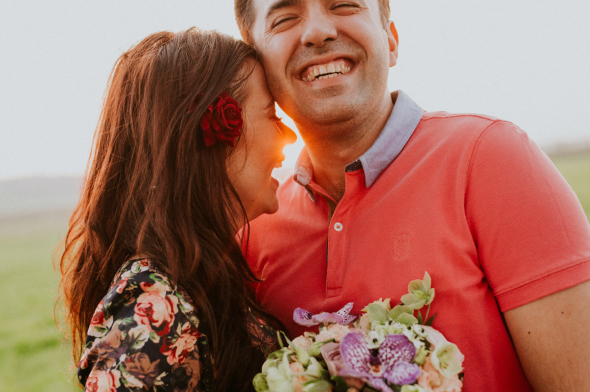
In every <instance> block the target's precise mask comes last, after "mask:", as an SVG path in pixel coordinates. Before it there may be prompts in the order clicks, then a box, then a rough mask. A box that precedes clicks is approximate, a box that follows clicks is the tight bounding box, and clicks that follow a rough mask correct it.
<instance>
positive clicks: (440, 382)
mask: <svg viewBox="0 0 590 392" xmlns="http://www.w3.org/2000/svg"><path fill="white" fill-rule="evenodd" d="M418 385H420V386H421V387H422V388H423V389H424V390H425V391H426V392H461V388H462V387H463V383H462V382H461V380H459V376H457V375H455V376H453V377H445V376H443V375H442V374H440V373H439V372H438V370H436V369H435V368H434V366H433V365H432V362H431V361H430V356H428V357H426V361H425V362H424V365H423V366H422V373H421V374H420V376H418Z"/></svg>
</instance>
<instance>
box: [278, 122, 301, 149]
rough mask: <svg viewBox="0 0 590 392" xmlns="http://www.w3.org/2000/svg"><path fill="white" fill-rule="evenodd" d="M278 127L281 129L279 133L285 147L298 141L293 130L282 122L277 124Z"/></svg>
mask: <svg viewBox="0 0 590 392" xmlns="http://www.w3.org/2000/svg"><path fill="white" fill-rule="evenodd" d="M277 127H279V131H281V135H282V137H281V140H282V141H283V143H284V145H288V144H293V143H295V142H296V141H297V134H296V133H295V132H294V131H293V130H292V129H291V128H289V127H288V126H286V125H285V124H283V123H282V122H280V121H279V122H277Z"/></svg>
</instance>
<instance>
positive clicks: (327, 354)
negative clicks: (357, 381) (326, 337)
mask: <svg viewBox="0 0 590 392" xmlns="http://www.w3.org/2000/svg"><path fill="white" fill-rule="evenodd" d="M320 351H321V353H322V357H323V358H324V360H325V361H326V366H327V367H328V372H330V376H339V375H340V371H341V370H342V369H344V368H346V365H345V364H344V360H343V359H342V355H341V354H340V343H334V342H330V343H326V344H324V345H323V346H322V348H321V349H320Z"/></svg>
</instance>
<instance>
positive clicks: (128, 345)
mask: <svg viewBox="0 0 590 392" xmlns="http://www.w3.org/2000/svg"><path fill="white" fill-rule="evenodd" d="M294 139H295V135H294V133H293V132H292V131H291V130H290V129H288V128H287V127H286V126H284V125H283V124H282V123H280V119H278V118H277V117H276V114H275V112H274V101H273V99H272V97H271V95H270V93H269V92H268V89H267V86H266V81H265V78H264V73H263V70H262V67H261V65H260V64H259V63H258V62H257V61H256V54H255V51H254V49H253V48H251V47H250V46H248V45H246V44H245V43H243V42H241V41H238V40H235V39H233V38H231V37H228V36H225V35H222V34H219V33H216V32H204V31H200V30H197V29H190V30H187V31H185V32H181V33H178V34H173V33H169V32H162V33H156V34H153V35H150V36H149V37H147V38H146V39H144V40H143V41H141V42H140V43H139V44H137V45H136V46H135V47H133V48H131V49H130V50H129V51H127V52H126V53H124V54H123V55H122V56H121V57H120V58H119V60H118V62H117V64H116V65H115V68H114V70H113V73H112V75H111V78H110V85H109V88H108V91H107V95H106V98H105V102H104V106H103V109H102V114H101V119H100V122H99V125H98V128H97V130H96V134H95V140H94V147H93V151H92V154H91V161H90V166H89V169H88V173H87V179H86V184H85V187H84V192H83V195H82V197H81V200H80V202H79V204H78V206H77V208H76V210H75V212H74V215H73V216H72V219H71V222H70V229H69V232H68V234H67V237H66V241H65V242H66V248H65V252H64V255H63V256H62V259H61V264H60V266H61V272H62V276H63V277H62V282H61V283H62V287H63V291H64V299H65V304H66V309H67V321H68V323H69V326H70V327H71V329H72V335H73V343H74V344H73V353H74V357H75V359H76V361H77V362H78V377H79V379H80V382H81V383H82V385H84V386H85V388H86V390H89V391H103V390H104V391H107V390H108V391H112V390H117V391H127V390H139V389H144V390H166V391H168V390H170V391H180V390H182V391H184V390H190V391H202V390H203V391H209V390H212V391H228V390H232V391H234V390H235V391H240V390H249V389H251V388H252V378H253V377H254V375H255V374H256V373H257V372H258V371H259V369H260V366H261V364H262V362H263V361H264V354H265V353H266V352H268V351H269V350H271V349H273V347H272V345H273V340H272V335H273V334H274V332H273V330H272V328H271V326H272V327H275V328H277V327H279V325H278V322H277V321H276V320H275V319H273V318H272V317H270V316H268V315H267V314H265V313H264V312H262V311H261V309H260V308H259V306H258V305H257V304H256V303H255V302H254V300H253V299H252V298H251V296H250V295H249V292H248V290H247V287H246V285H247V281H254V280H255V277H254V275H253V274H252V272H251V271H250V270H249V269H248V267H247V264H246V262H245V260H244V257H243V256H242V253H241V251H240V244H239V243H238V240H237V239H236V238H237V233H238V232H239V230H240V228H242V227H243V226H244V225H246V224H247V223H248V221H249V220H252V219H254V218H256V217H257V216H259V215H261V214H263V213H274V212H276V210H277V209H278V199H277V196H276V190H277V186H278V182H277V181H276V180H275V179H273V178H271V172H272V170H273V168H275V167H279V166H280V165H281V162H282V160H283V159H284V155H283V153H282V148H283V147H284V145H285V144H288V143H292V142H293V141H294ZM244 243H246V244H247V241H244Z"/></svg>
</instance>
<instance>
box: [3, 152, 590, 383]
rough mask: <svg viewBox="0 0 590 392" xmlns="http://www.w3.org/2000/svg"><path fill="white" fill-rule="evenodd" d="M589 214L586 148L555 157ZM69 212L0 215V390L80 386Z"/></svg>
mask: <svg viewBox="0 0 590 392" xmlns="http://www.w3.org/2000/svg"><path fill="white" fill-rule="evenodd" d="M553 160H554V162H555V164H556V166H557V167H558V169H559V170H560V171H561V173H562V174H563V175H564V177H565V178H566V179H567V180H568V182H569V183H570V185H571V186H572V188H573V189H574V191H575V192H576V194H577V195H578V198H579V199H580V201H581V203H582V205H583V207H584V210H585V212H586V215H587V216H589V217H590V153H587V154H578V155H571V156H562V157H556V158H554V159H553ZM67 218H68V213H67V211H58V212H55V213H48V214H45V215H34V216H28V217H26V216H25V217H19V218H18V219H13V220H10V219H1V220H0V287H1V288H2V289H1V290H0V391H1V392H9V391H23V392H27V391H48V392H52V391H79V389H78V387H77V381H76V380H75V377H74V375H75V369H73V368H72V367H71V366H72V365H71V359H70V347H69V345H68V344H67V342H65V341H64V338H63V334H62V333H61V332H60V331H59V330H58V328H57V327H56V326H55V323H54V320H53V305H54V302H55V297H56V295H57V285H58V281H59V277H58V275H57V274H56V272H55V271H54V270H53V266H52V264H51V257H52V254H53V252H54V251H55V249H56V247H57V244H58V243H59V242H60V240H61V239H62V237H63V235H64V234H65V229H66V223H67Z"/></svg>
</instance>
